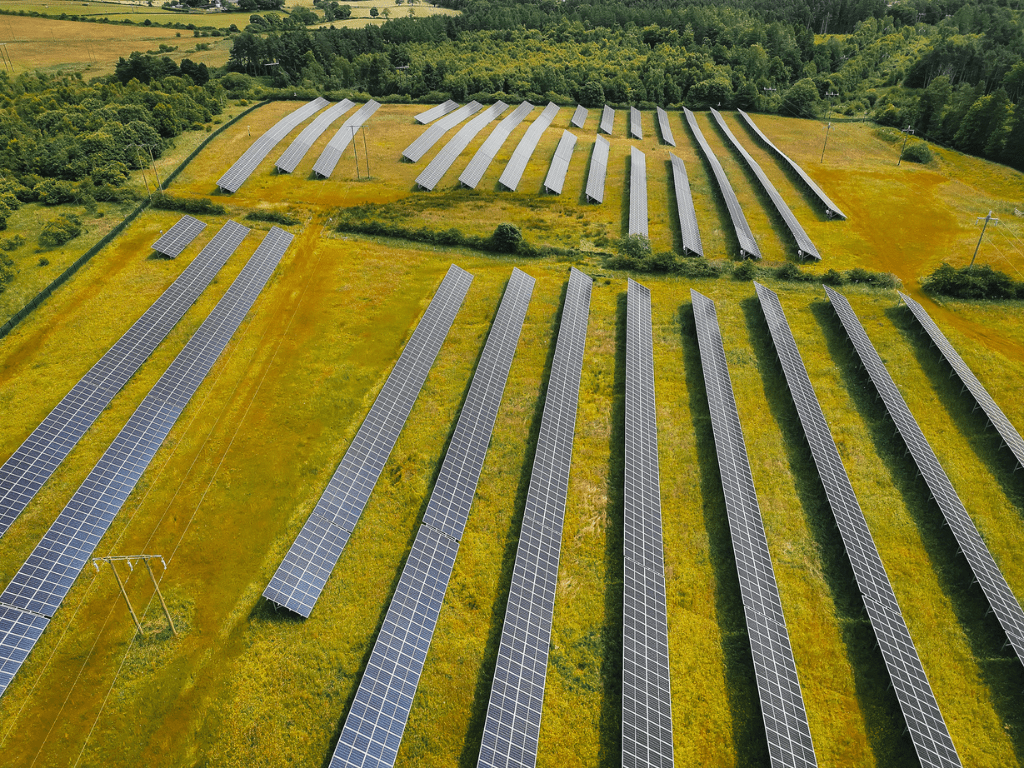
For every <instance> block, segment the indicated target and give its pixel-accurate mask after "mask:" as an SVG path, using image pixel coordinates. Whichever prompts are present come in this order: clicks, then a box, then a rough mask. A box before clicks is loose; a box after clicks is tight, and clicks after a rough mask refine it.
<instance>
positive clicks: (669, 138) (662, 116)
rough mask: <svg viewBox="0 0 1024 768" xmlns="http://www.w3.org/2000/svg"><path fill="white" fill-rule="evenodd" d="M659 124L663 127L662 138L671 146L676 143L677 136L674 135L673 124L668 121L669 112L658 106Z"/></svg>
mask: <svg viewBox="0 0 1024 768" xmlns="http://www.w3.org/2000/svg"><path fill="white" fill-rule="evenodd" d="M657 113H658V125H659V127H660V128H661V140H662V141H664V142H665V143H666V144H668V145H669V146H671V147H674V146H675V145H676V139H675V136H673V135H672V126H671V125H669V122H668V112H666V111H665V110H664V109H662V108H661V107H658V108H657Z"/></svg>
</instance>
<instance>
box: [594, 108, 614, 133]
mask: <svg viewBox="0 0 1024 768" xmlns="http://www.w3.org/2000/svg"><path fill="white" fill-rule="evenodd" d="M614 128H615V110H614V109H612V108H611V107H609V106H608V105H607V104H605V105H604V109H602V110H601V125H600V127H599V129H598V130H602V131H604V132H605V133H607V134H608V135H609V136H611V134H612V130H613V129H614Z"/></svg>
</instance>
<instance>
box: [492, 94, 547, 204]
mask: <svg viewBox="0 0 1024 768" xmlns="http://www.w3.org/2000/svg"><path fill="white" fill-rule="evenodd" d="M557 114H558V105H557V104H554V103H552V102H548V105H547V106H546V107H544V111H543V112H541V113H540V117H538V118H537V119H536V120H534V121H533V123H532V124H531V125H530V127H529V128H527V129H526V133H524V134H523V138H521V139H520V140H519V146H517V147H516V150H515V152H513V153H512V159H511V160H509V161H508V165H506V166H505V170H504V171H503V172H502V174H501V178H499V179H498V183H499V184H501V185H502V186H503V187H505V188H506V189H508V190H509V191H510V192H515V191H516V187H518V186H519V182H520V180H521V179H522V178H523V173H524V172H525V171H526V165H527V164H528V163H529V162H530V158H531V157H533V152H534V150H536V149H537V142H538V141H540V137H541V136H542V135H543V134H544V131H546V130H547V128H548V126H549V125H551V121H552V120H554V119H555V115H557Z"/></svg>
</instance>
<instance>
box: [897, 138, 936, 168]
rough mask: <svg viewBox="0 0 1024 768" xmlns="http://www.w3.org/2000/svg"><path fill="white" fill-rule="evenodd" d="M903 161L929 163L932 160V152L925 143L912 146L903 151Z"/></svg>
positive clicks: (920, 142)
mask: <svg viewBox="0 0 1024 768" xmlns="http://www.w3.org/2000/svg"><path fill="white" fill-rule="evenodd" d="M903 159H904V160H906V161H907V162H908V163H928V162H931V159H932V151H931V150H930V149H929V148H928V145H927V144H925V143H924V142H923V141H919V142H917V143H916V144H911V145H910V146H908V147H907V148H906V149H905V150H904V151H903Z"/></svg>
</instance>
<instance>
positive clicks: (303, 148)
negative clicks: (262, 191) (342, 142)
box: [274, 99, 355, 173]
mask: <svg viewBox="0 0 1024 768" xmlns="http://www.w3.org/2000/svg"><path fill="white" fill-rule="evenodd" d="M354 106H355V104H354V103H353V102H351V101H349V100H348V99H342V100H341V101H339V102H338V103H337V104H334V105H333V106H330V107H328V108H327V109H325V110H324V111H323V112H321V113H320V114H319V115H317V116H316V119H315V120H313V122H311V123H310V124H309V125H307V126H306V127H305V128H303V129H302V133H300V134H299V135H298V136H296V137H295V140H294V141H293V142H292V143H291V144H289V145H288V149H286V150H285V151H284V152H283V153H282V154H281V157H279V158H278V160H277V162H276V163H274V165H275V166H276V167H277V170H279V171H283V172H284V173H291V172H292V171H294V170H295V167H296V166H297V165H298V164H299V163H300V162H301V161H302V158H304V157H305V156H306V153H307V152H309V148H310V147H312V146H313V142H315V141H316V140H317V139H319V138H320V135H321V134H322V133H323V132H324V131H326V130H327V128H328V127H329V126H330V125H331V123H333V122H334V121H335V120H337V119H338V118H339V117H341V116H342V115H344V114H345V113H346V112H348V111H349V110H350V109H352V107H354Z"/></svg>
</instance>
